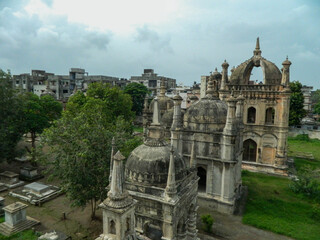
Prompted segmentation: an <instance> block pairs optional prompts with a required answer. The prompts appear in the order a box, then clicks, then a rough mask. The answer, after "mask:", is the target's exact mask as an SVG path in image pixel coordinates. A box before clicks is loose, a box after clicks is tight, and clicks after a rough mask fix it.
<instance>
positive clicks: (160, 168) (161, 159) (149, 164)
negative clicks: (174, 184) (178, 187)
mask: <svg viewBox="0 0 320 240" xmlns="http://www.w3.org/2000/svg"><path fill="white" fill-rule="evenodd" d="M169 162H170V147H169V146H168V145H164V146H157V147H153V146H147V145H145V144H142V145H140V146H139V147H137V148H136V149H134V150H133V151H132V152H131V154H130V156H129V157H128V159H127V162H126V170H125V178H126V181H129V182H140V183H143V184H147V185H153V186H159V187H165V186H166V183H167V178H168V171H169ZM174 162H175V172H176V180H180V179H182V178H183V176H184V175H185V174H186V171H187V168H186V165H185V162H184V161H183V159H182V158H181V156H180V155H179V154H178V153H176V152H175V153H174Z"/></svg>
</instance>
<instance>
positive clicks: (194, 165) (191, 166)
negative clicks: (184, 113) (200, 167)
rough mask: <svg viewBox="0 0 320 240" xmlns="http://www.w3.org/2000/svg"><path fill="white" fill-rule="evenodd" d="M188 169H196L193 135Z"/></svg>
mask: <svg viewBox="0 0 320 240" xmlns="http://www.w3.org/2000/svg"><path fill="white" fill-rule="evenodd" d="M190 168H191V169H193V170H194V169H196V168H197V156H196V139H195V134H193V140H192V147H191V154H190Z"/></svg>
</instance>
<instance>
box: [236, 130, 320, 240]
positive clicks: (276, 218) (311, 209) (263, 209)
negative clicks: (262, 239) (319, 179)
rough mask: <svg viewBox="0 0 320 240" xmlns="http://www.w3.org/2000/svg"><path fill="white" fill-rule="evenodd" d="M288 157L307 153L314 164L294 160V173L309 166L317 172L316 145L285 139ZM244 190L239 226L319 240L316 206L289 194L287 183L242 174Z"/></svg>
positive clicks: (319, 211)
mask: <svg viewBox="0 0 320 240" xmlns="http://www.w3.org/2000/svg"><path fill="white" fill-rule="evenodd" d="M288 145H289V156H295V152H309V153H312V154H313V156H314V158H315V159H314V160H309V159H302V158H295V166H296V169H297V171H299V169H301V168H302V167H303V166H306V165H309V166H311V167H312V168H314V169H320V141H319V140H311V139H308V138H306V137H305V136H299V137H297V138H289V139H288ZM242 181H243V184H244V185H246V186H248V191H249V192H248V201H247V204H246V211H245V214H244V216H243V219H242V221H243V223H245V224H248V225H252V226H255V227H258V228H261V229H265V230H269V231H272V232H275V233H279V234H283V235H286V236H289V237H292V238H294V239H299V240H300V239H301V240H316V239H320V205H319V203H316V201H315V200H312V199H309V198H307V197H304V196H302V195H299V194H296V193H294V192H292V191H291V190H290V188H289V184H290V182H291V180H290V179H287V178H283V177H275V176H270V175H266V174H262V173H251V172H248V171H243V173H242Z"/></svg>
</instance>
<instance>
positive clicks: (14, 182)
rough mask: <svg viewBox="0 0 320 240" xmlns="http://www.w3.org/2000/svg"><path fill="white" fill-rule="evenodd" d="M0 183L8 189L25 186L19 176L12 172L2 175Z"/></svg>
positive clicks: (0, 174)
mask: <svg viewBox="0 0 320 240" xmlns="http://www.w3.org/2000/svg"><path fill="white" fill-rule="evenodd" d="M0 181H1V183H3V184H4V185H5V186H6V187H8V188H15V187H19V186H21V185H23V184H24V182H23V181H20V180H19V174H17V173H14V172H10V171H5V172H2V173H0Z"/></svg>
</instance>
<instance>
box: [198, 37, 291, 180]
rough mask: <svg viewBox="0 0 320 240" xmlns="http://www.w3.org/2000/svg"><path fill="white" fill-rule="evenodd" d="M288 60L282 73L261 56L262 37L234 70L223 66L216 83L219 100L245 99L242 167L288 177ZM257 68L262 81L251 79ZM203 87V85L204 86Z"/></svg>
mask: <svg viewBox="0 0 320 240" xmlns="http://www.w3.org/2000/svg"><path fill="white" fill-rule="evenodd" d="M290 65H291V62H290V61H289V60H288V59H286V60H285V61H284V62H283V63H282V66H283V67H282V69H281V71H280V70H279V68H278V67H277V66H276V65H275V64H274V63H272V62H270V61H269V60H267V59H265V58H263V57H262V56H261V50H260V43H259V38H258V39H257V42H256V48H255V50H254V51H253V56H252V57H251V58H250V59H248V60H246V61H245V62H243V63H241V64H240V65H239V66H237V67H236V68H233V69H231V76H230V77H228V66H229V64H228V63H227V62H226V61H225V62H224V63H223V64H222V74H220V73H217V72H216V73H217V74H220V75H219V77H218V78H217V81H216V87H217V89H219V97H220V99H222V100H225V99H228V98H229V97H230V96H231V95H232V94H233V96H234V97H237V96H240V95H241V96H243V97H244V98H245V100H244V112H243V122H244V133H243V156H242V167H243V168H244V169H248V170H252V171H259V172H267V173H272V174H279V175H287V169H288V165H287V136H288V122H289V120H288V119H289V106H290V88H289V79H290V77H289V68H290ZM254 68H261V70H262V75H263V79H261V81H260V82H258V81H253V80H252V79H250V76H251V73H252V71H253V69H254ZM203 86H204V84H203V85H202V87H203ZM202 92H203V91H202Z"/></svg>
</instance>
